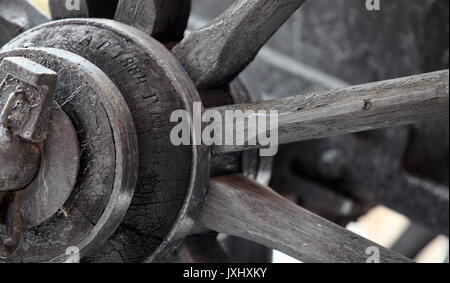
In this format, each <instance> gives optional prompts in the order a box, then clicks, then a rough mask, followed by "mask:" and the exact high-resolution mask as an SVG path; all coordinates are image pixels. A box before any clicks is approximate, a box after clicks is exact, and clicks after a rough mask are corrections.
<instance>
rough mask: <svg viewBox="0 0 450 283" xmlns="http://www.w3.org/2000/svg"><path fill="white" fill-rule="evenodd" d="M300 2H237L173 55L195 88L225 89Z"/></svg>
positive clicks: (189, 38)
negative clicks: (188, 75)
mask: <svg viewBox="0 0 450 283" xmlns="http://www.w3.org/2000/svg"><path fill="white" fill-rule="evenodd" d="M304 2H305V1H304V0H275V1H274V0H238V1H236V2H235V3H234V4H233V5H232V6H231V7H230V8H229V9H228V10H226V11H225V12H224V13H223V14H222V15H220V16H219V17H217V18H216V19H215V20H214V21H213V22H212V23H211V24H210V25H209V26H207V27H204V28H202V29H200V30H198V31H195V32H193V33H191V34H190V35H189V36H187V37H186V38H185V39H184V40H183V41H182V42H181V43H180V44H178V45H177V46H176V47H175V48H174V50H173V51H174V54H175V55H176V57H177V58H178V59H179V60H180V62H181V63H182V64H183V66H184V67H185V69H186V70H187V71H188V73H189V74H190V76H191V78H192V79H193V80H194V82H195V83H196V84H197V86H198V87H200V88H213V87H220V86H223V85H226V84H227V83H229V82H230V81H231V80H232V79H233V78H235V77H236V75H237V74H239V73H240V72H241V71H242V70H243V69H244V68H245V67H246V66H247V65H248V64H249V63H250V62H251V61H252V60H253V59H254V58H255V56H256V55H257V53H258V51H259V50H260V49H261V47H262V46H263V45H264V44H265V43H266V42H267V41H268V40H269V39H270V38H271V37H272V35H273V34H274V33H275V32H276V31H277V30H278V29H279V28H280V26H281V25H282V24H283V23H284V22H285V21H286V20H287V19H288V18H289V17H290V16H291V15H292V14H293V13H294V12H295V11H296V10H297V9H298V8H299V7H300V6H301V5H302V4H303V3H304ZM250 38H251V40H249V39H250Z"/></svg>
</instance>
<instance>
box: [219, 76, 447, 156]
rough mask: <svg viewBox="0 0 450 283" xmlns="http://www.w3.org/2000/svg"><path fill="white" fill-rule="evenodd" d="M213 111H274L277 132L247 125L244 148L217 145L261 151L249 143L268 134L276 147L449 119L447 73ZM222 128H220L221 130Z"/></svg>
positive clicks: (227, 149) (222, 149) (223, 149)
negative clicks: (274, 138)
mask: <svg viewBox="0 0 450 283" xmlns="http://www.w3.org/2000/svg"><path fill="white" fill-rule="evenodd" d="M213 109H215V110H218V111H220V112H221V113H222V117H225V111H227V110H241V111H244V112H245V111H247V110H254V111H261V110H265V111H266V112H267V113H266V114H258V117H265V118H266V120H269V119H270V117H269V116H270V113H269V111H270V110H277V111H278V115H277V117H278V128H275V129H273V128H272V129H270V128H269V127H270V125H269V123H267V128H263V129H258V130H257V132H255V131H253V132H252V133H250V132H249V129H248V125H247V123H246V124H245V125H243V127H244V129H245V141H244V145H232V146H230V145H226V146H215V149H214V150H215V151H216V152H233V151H241V150H246V149H251V148H259V147H261V145H259V144H257V145H249V144H248V141H249V140H253V139H254V137H255V135H257V134H264V133H269V131H270V130H272V131H276V130H277V131H278V143H279V144H286V143H291V142H297V141H303V140H311V139H317V138H325V137H331V136H337V135H342V134H348V133H354V132H361V131H367V130H373V129H377V128H385V127H392V126H395V125H405V124H411V123H415V122H419V121H422V120H426V119H434V118H445V117H448V113H449V71H448V70H444V71H438V72H434V73H428V74H422V75H416V76H411V77H406V78H399V79H394V80H388V81H382V82H375V83H369V84H364V85H359V86H354V87H350V88H345V89H342V90H332V91H324V92H315V93H311V94H307V95H298V96H293V97H288V98H284V99H276V100H271V101H265V102H260V103H252V104H242V105H230V106H224V107H220V108H213ZM223 120H224V122H226V121H225V120H226V119H223ZM229 122H230V123H234V122H233V121H229ZM228 126H229V125H228ZM226 128H227V125H224V126H223V127H222V129H220V130H223V129H226ZM222 136H224V137H225V135H224V134H223V135H222Z"/></svg>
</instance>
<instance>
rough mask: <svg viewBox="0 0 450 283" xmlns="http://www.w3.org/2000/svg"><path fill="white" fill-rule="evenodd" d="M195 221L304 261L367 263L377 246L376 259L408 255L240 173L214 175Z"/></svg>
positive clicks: (401, 259) (397, 259) (395, 259)
mask: <svg viewBox="0 0 450 283" xmlns="http://www.w3.org/2000/svg"><path fill="white" fill-rule="evenodd" d="M200 222H201V223H202V224H203V225H204V226H205V227H208V228H210V229H212V230H214V231H217V232H220V233H225V234H229V235H233V236H238V237H242V238H245V239H248V240H251V241H254V242H257V243H260V244H263V245H266V246H268V247H271V248H274V249H276V250H279V251H281V252H284V253H286V254H288V255H290V256H292V257H294V258H297V259H299V260H301V261H303V262H333V263H334V262H366V261H367V259H368V258H369V257H370V254H367V253H366V252H367V249H368V248H370V247H376V248H378V249H379V251H380V261H381V262H392V263H393V262H411V261H410V260H409V259H407V258H405V257H403V256H401V255H399V254H397V253H395V252H393V251H390V250H388V249H386V248H383V247H381V246H379V245H377V244H375V243H373V242H371V241H369V240H366V239H364V238H362V237H360V236H358V235H356V234H354V233H352V232H350V231H348V230H346V229H344V228H342V227H340V226H337V225H336V224H333V223H331V222H329V221H327V220H325V219H323V218H321V217H319V216H317V215H315V214H312V213H310V212H308V211H306V210H304V209H302V208H300V207H299V206H297V205H295V204H294V203H292V202H290V201H288V200H286V199H284V198H283V197H281V196H280V195H278V194H276V193H275V192H273V191H271V190H270V189H269V188H267V187H264V186H261V185H259V184H257V183H255V182H254V181H252V180H250V179H248V178H247V177H244V176H242V175H229V176H223V177H217V178H213V179H212V180H211V181H210V184H209V194H208V197H207V201H206V203H205V205H204V207H203V210H202V214H201V216H200Z"/></svg>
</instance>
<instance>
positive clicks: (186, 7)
mask: <svg viewBox="0 0 450 283" xmlns="http://www.w3.org/2000/svg"><path fill="white" fill-rule="evenodd" d="M190 8H191V0H136V1H129V0H119V4H118V6H117V11H116V15H115V19H116V20H117V21H119V22H123V23H126V24H129V25H131V26H134V27H136V28H138V29H140V30H142V31H144V32H145V33H147V34H149V35H151V36H153V37H155V38H156V39H158V40H160V41H162V42H177V41H180V40H181V39H182V38H183V35H184V31H185V29H186V27H187V21H188V18H189V14H190V10H191V9H190Z"/></svg>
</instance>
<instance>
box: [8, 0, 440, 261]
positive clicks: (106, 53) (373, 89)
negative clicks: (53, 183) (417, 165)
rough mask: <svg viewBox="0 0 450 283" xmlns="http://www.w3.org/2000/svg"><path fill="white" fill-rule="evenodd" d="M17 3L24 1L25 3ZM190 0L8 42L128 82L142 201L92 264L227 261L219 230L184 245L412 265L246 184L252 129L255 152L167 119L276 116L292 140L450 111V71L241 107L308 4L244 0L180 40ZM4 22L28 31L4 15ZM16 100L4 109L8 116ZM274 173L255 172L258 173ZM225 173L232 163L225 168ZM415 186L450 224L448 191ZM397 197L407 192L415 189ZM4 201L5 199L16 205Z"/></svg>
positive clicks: (130, 207) (135, 7)
mask: <svg viewBox="0 0 450 283" xmlns="http://www.w3.org/2000/svg"><path fill="white" fill-rule="evenodd" d="M6 2H8V1H0V7H6ZM17 2H18V3H20V5H25V6H26V4H25V2H21V1H17ZM61 2H64V1H51V5H52V6H51V7H52V11H54V12H55V13H56V11H57V12H58V18H66V16H67V17H71V16H72V15H71V14H70V13H67V14H66V15H65V14H64V11H66V10H64V9H60V6H58V5H64V3H61ZM93 2H95V1H88V0H86V1H85V6H83V7H84V9H85V10H84V12H83V13H84V14H81V15H77V16H78V17H80V16H83V17H96V16H104V17H107V16H105V15H100V14H97V10H96V9H94V6H92V3H93ZM189 2H190V1H183V0H172V1H168V0H164V1H159V0H140V1H133V2H132V1H124V0H119V1H118V5H117V8H116V9H114V7H113V8H111V9H113V11H108V15H110V17H112V14H114V18H115V20H93V19H68V20H62V21H53V22H50V23H47V24H43V25H40V26H37V27H35V28H33V29H31V30H29V31H27V32H24V33H21V32H22V31H23V30H25V29H28V28H30V27H31V26H26V25H23V26H21V27H20V28H18V29H16V30H15V31H14V32H10V33H2V34H1V35H0V42H7V41H9V40H11V41H10V42H9V43H8V44H6V45H5V46H3V50H4V52H6V53H4V54H7V55H8V56H7V57H10V56H11V55H14V56H15V57H17V56H19V57H29V58H31V60H33V59H34V61H36V60H38V59H37V57H36V56H32V55H29V54H30V53H31V54H34V53H33V52H38V53H39V52H43V51H42V50H41V49H39V48H43V47H45V48H58V49H62V50H65V52H67V51H68V52H69V53H70V54H73V53H74V54H73V56H77V55H79V56H82V57H84V58H85V59H87V60H88V61H90V62H92V63H93V64H94V65H96V66H97V67H98V68H99V70H98V73H99V74H102V76H103V75H105V77H106V76H107V77H109V79H110V80H111V82H113V83H114V84H115V86H116V87H117V89H115V92H116V93H118V92H120V93H121V95H122V96H123V98H124V99H125V101H126V106H128V107H129V109H130V110H131V114H132V116H133V120H134V124H135V126H136V132H137V133H136V135H137V139H138V141H139V146H138V149H139V153H140V157H139V165H140V166H139V167H140V169H139V170H138V172H137V174H138V178H137V185H136V189H135V193H134V196H133V200H132V201H131V203H128V202H123V203H122V204H121V205H122V207H121V208H120V209H119V210H120V211H124V210H127V213H126V214H125V216H124V218H123V219H122V218H121V217H115V218H114V219H112V222H113V223H112V224H111V225H109V226H108V227H109V228H111V227H113V228H116V227H117V226H118V227H117V229H108V231H107V232H105V231H97V230H95V229H93V230H92V231H90V232H92V233H94V234H95V233H98V234H99V235H94V236H96V237H97V238H98V239H96V241H95V243H98V244H99V245H100V243H103V244H102V245H101V246H98V247H96V248H94V249H86V251H84V250H83V251H82V252H83V253H82V256H83V257H84V260H85V261H101V262H106V261H114V262H116V261H120V262H137V261H145V262H151V261H167V260H170V259H172V257H173V256H174V255H178V256H183V257H184V258H185V260H192V261H221V260H223V257H222V256H223V253H222V252H221V250H220V248H219V247H218V245H217V242H216V241H215V240H214V236H213V237H212V238H211V237H210V236H205V237H206V238H204V237H203V236H195V237H189V239H188V240H187V241H186V242H185V243H184V245H183V240H184V239H186V237H188V236H192V235H201V234H203V233H205V232H208V231H215V232H219V233H224V234H229V235H234V236H239V237H242V238H246V239H249V240H251V241H254V242H257V243H260V244H263V245H265V246H268V247H270V248H274V249H277V250H280V251H282V252H284V253H286V254H288V255H291V256H293V257H295V258H297V259H299V260H301V261H304V262H365V261H366V260H367V258H368V255H367V254H366V251H367V249H368V248H370V247H376V248H378V249H379V250H380V259H381V261H382V262H410V260H409V259H407V258H405V257H403V256H401V255H399V254H397V253H395V252H393V251H390V250H388V249H385V248H383V247H381V246H379V245H377V244H375V243H373V242H370V241H368V240H366V239H364V238H362V237H360V236H358V235H356V234H354V233H352V232H350V231H348V230H346V229H344V228H342V227H340V226H338V225H335V224H333V223H331V222H329V221H326V220H324V219H322V218H321V217H319V216H317V215H314V214H312V213H310V212H308V211H306V210H304V209H302V208H300V207H299V206H297V205H295V204H293V203H291V202H289V201H288V200H286V199H284V198H283V197H281V196H280V195H278V194H276V193H275V192H273V191H272V190H270V189H269V188H268V187H266V186H264V185H262V184H260V183H258V182H256V181H255V178H256V176H258V173H256V174H247V175H250V177H248V176H244V173H245V172H244V171H248V168H243V167H245V166H243V164H244V163H240V164H238V165H236V162H238V163H239V162H242V159H243V157H242V155H240V154H239V152H242V151H247V150H251V149H252V150H258V149H261V148H263V147H264V145H263V144H258V143H257V144H252V143H249V142H248V141H249V139H251V138H252V137H251V136H249V135H248V133H249V132H250V129H249V128H248V127H245V128H244V129H245V131H246V133H247V134H246V135H245V137H246V138H247V139H246V142H245V145H239V146H218V145H215V146H209V147H206V146H181V147H176V146H173V145H171V144H170V142H169V134H170V123H169V120H170V113H171V112H172V111H174V110H176V109H180V108H181V109H185V110H187V111H188V112H190V113H192V112H194V111H195V109H193V107H192V105H193V102H199V101H201V100H202V102H203V104H204V105H209V106H212V107H214V108H213V109H214V110H217V111H219V112H221V113H224V112H225V111H227V110H241V111H245V110H278V112H279V115H278V118H279V124H278V127H277V129H278V133H279V142H280V143H281V144H284V143H291V142H295V141H302V140H308V139H316V138H323V137H329V136H335V135H341V134H346V133H353V132H359V131H366V130H371V129H377V128H384V127H390V126H394V125H404V124H409V123H415V122H418V121H421V120H424V119H431V118H438V117H448V110H449V109H448V96H449V85H448V75H449V74H448V70H444V71H440V72H435V73H429V74H423V75H418V76H413V77H408V78H399V79H395V80H390V81H382V82H376V83H371V84H366V85H360V86H355V87H351V88H346V89H342V90H335V91H325V92H318V93H312V94H307V95H299V96H293V97H289V98H286V99H279V100H272V101H265V102H257V103H247V104H245V103H244V104H233V103H242V102H245V101H246V100H244V99H242V97H240V96H239V95H238V97H239V98H238V99H233V92H232V91H230V88H229V87H228V86H229V85H230V83H231V82H232V81H233V80H234V79H235V78H236V77H237V76H238V74H239V73H240V72H241V71H242V70H243V69H244V68H245V67H246V66H247V65H248V64H249V63H250V62H251V61H252V60H253V59H254V58H255V56H256V55H257V53H258V51H259V50H260V48H261V47H262V46H263V45H264V44H265V43H266V42H267V40H269V39H270V37H271V36H272V35H273V34H274V33H275V31H276V30H277V29H278V28H279V27H280V26H281V25H282V24H283V23H284V22H285V21H286V20H287V19H288V18H289V17H290V16H291V15H292V14H293V13H294V12H295V11H296V10H297V9H298V8H300V7H301V6H302V4H304V2H305V1H303V0H283V1H281V0H280V1H269V0H237V1H236V2H235V3H234V4H233V6H232V7H230V8H229V9H228V10H226V11H225V12H224V13H223V14H222V15H220V16H219V17H218V18H216V19H215V20H214V21H213V22H212V23H211V24H210V25H208V26H206V27H204V28H202V29H200V30H197V31H194V32H192V33H190V34H189V35H188V36H186V37H185V38H182V36H181V35H182V34H183V33H184V30H185V28H186V21H187V15H188V14H189V6H190V5H188V4H189ZM18 5H19V4H18ZM28 8H29V7H28ZM28 8H27V9H23V10H21V11H20V12H21V13H22V15H23V16H24V17H26V16H29V17H35V12H34V11H32V9H28ZM2 11H3V10H2ZM15 11H17V10H15ZM168 11H171V12H168ZM103 12H104V11H103ZM112 12H114V13H112ZM119 21H120V22H122V23H119ZM2 22H4V23H5V25H11V26H15V25H17V23H14V22H13V21H11V20H9V19H8V17H6V15H4V14H2V12H1V11H0V23H2ZM36 24H38V22H36ZM132 26H134V27H136V28H138V29H140V30H141V31H139V30H138V29H136V28H133V27H132ZM0 30H1V27H0ZM5 30H8V31H13V30H12V29H5ZM148 35H151V36H153V37H155V38H157V39H158V40H160V43H158V42H157V41H156V40H155V39H154V38H151V37H149V36H148ZM15 36H17V37H15ZM13 37H15V38H14V39H13ZM161 43H162V44H161ZM21 48H31V49H30V50H29V51H26V49H21ZM35 48H38V49H35ZM39 50H41V51H39ZM50 50H53V49H50ZM169 50H170V51H169ZM52 52H57V51H52ZM50 53H51V52H50ZM75 54H77V55H75ZM77 58H78V57H77ZM8 60H10V59H8ZM8 60H7V61H6V62H8ZM36 63H39V64H44V63H45V62H36ZM83 64H85V65H89V64H90V63H89V62H87V63H80V66H81V67H79V68H78V72H80V73H83V72H84V68H83ZM44 65H45V64H44ZM89 66H90V65H89ZM50 69H52V68H50ZM88 69H92V66H90V67H89V68H88ZM232 89H233V88H232ZM211 101H212V102H211ZM227 101H228V103H227ZM0 102H1V100H0ZM5 105H7V104H5ZM5 105H2V108H4V109H7V108H6V106H5ZM120 105H122V106H124V105H123V103H121V104H120ZM124 107H125V106H124ZM124 112H127V111H126V110H124ZM66 114H67V113H66ZM121 115H125V116H126V115H127V114H126V113H125V114H124V113H122V114H121ZM72 123H74V121H72ZM3 126H5V125H3ZM111 127H112V130H113V131H116V130H117V131H118V130H122V131H123V130H124V129H122V128H120V127H119V129H116V128H115V126H114V125H113V124H112V126H111ZM130 127H132V126H130ZM224 128H225V127H224ZM219 130H220V129H217V131H219ZM270 130H273V129H271V128H270V126H269V127H267V128H264V129H260V130H259V132H260V134H265V133H267V132H269V131H270ZM130 136H133V133H131V134H130ZM193 139H198V137H197V136H194V137H193ZM194 144H195V143H194ZM236 152H238V156H237V157H236V154H237V153H236ZM233 155H234V157H233ZM230 156H231V157H230ZM0 158H1V156H0ZM88 158H89V157H88ZM0 160H1V162H6V161H7V159H5V160H6V161H4V160H3V159H0ZM214 161H215V162H214ZM77 162H78V161H77ZM136 162H137V160H136ZM250 163H254V162H250ZM257 163H258V161H257ZM211 164H213V165H214V166H213V167H215V166H217V165H218V166H219V167H220V166H225V165H227V166H228V165H230V166H229V167H233V168H237V169H233V170H231V172H232V171H237V172H233V173H234V174H228V175H223V176H218V177H213V178H211V179H209V178H210V167H211ZM227 166H225V167H227ZM252 166H254V164H253V165H252ZM264 167H265V166H264V165H261V164H259V165H257V166H256V168H257V171H258V170H259V169H261V170H262V169H264ZM83 169H84V168H80V170H83ZM128 169H130V168H128ZM216 169H217V168H216ZM220 169H223V168H219V170H217V171H218V172H220V171H221V170H220ZM130 170H131V169H130ZM212 171H214V168H213V170H212ZM225 172H226V171H225ZM227 173H230V172H227ZM78 181H79V180H78ZM414 188H415V190H414V191H412V192H409V193H414V194H421V195H422V196H423V199H424V202H427V201H428V202H434V201H435V200H439V206H438V207H436V214H435V215H434V216H435V217H436V218H441V219H442V218H443V219H445V218H446V219H447V223H448V193H447V194H446V195H445V194H444V195H442V194H441V192H436V191H433V190H427V189H426V186H420V185H417V186H415V187H414ZM0 189H2V190H3V188H0ZM17 189H19V191H20V189H23V188H17ZM5 190H6V189H5ZM25 190H26V189H24V191H25ZM392 194H393V196H394V197H397V198H399V197H401V196H403V195H404V192H401V191H394V192H392ZM4 199H6V201H5V202H6V203H8V204H10V203H13V204H14V203H16V202H14V201H12V202H10V200H9V198H4ZM69 199H70V198H69ZM405 201H406V202H407V200H406V199H405ZM119 205H120V203H119ZM8 207H9V208H8V211H10V210H14V206H13V205H9V206H8ZM16 210H17V209H16ZM18 211H20V209H19V210H18ZM5 215H6V217H5V219H6V220H5V221H6V222H5V223H6V224H7V225H4V226H5V227H8V229H9V230H12V231H14V230H15V227H16V226H15V225H14V223H18V222H14V221H13V220H14V219H13V220H11V217H9V215H10V214H9V213H6V214H5ZM19 218H20V217H19ZM107 220H108V219H107ZM11 223H12V224H11ZM44 224H46V223H44ZM92 224H94V225H93V226H94V227H97V224H98V223H97V221H96V220H94V221H92ZM8 229H6V230H8ZM3 230H5V229H4V228H3ZM9 230H8V231H9ZM100 230H101V229H100ZM447 230H448V228H447ZM88 232H89V231H88ZM101 232H103V233H101ZM113 232H114V233H113ZM3 234H4V233H3ZM13 234H14V233H13ZM8 239H9V238H8V237H5V236H4V235H3V242H4V243H3V245H4V246H8V243H7V240H8ZM205 239H206V240H205ZM55 241H56V240H55ZM61 241H64V239H61ZM56 242H57V241H56ZM21 244H23V243H20V242H17V241H16V242H15V248H18V249H19V250H20V249H21V248H22V247H23V246H21ZM30 245H32V244H30ZM45 251H47V250H46V249H43V252H44V253H45ZM205 251H210V252H211V254H208V253H206V252H205ZM56 255H57V256H59V253H55V256H56ZM2 257H3V260H4V261H9V260H12V258H14V260H15V261H17V260H28V261H30V260H31V261H38V260H44V261H45V260H49V259H51V258H48V255H45V254H44V255H42V258H39V256H37V257H34V258H29V257H28V255H27V254H21V253H17V254H14V253H6V256H5V255H2ZM57 260H63V259H62V258H60V257H57Z"/></svg>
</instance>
